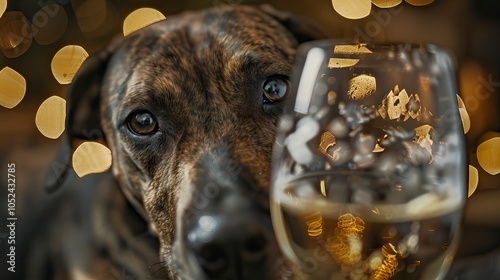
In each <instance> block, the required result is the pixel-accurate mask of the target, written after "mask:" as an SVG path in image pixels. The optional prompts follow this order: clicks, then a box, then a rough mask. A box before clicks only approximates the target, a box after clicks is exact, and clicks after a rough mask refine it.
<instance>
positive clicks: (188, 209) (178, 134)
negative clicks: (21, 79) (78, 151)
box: [26, 6, 322, 279]
mask: <svg viewBox="0 0 500 280" xmlns="http://www.w3.org/2000/svg"><path fill="white" fill-rule="evenodd" d="M264 10H265V11H264ZM321 34H322V33H321V31H319V30H318V29H317V28H316V27H315V26H314V25H312V24H310V23H308V22H305V21H303V20H301V19H299V18H297V17H294V16H292V15H290V14H288V13H283V12H277V11H275V10H273V9H272V8H269V7H265V8H264V9H261V8H254V7H247V6H226V7H214V8H211V9H208V10H204V11H200V12H187V13H184V14H181V15H178V16H170V17H169V18H168V19H167V20H164V21H162V22H159V23H156V24H153V25H151V26H149V27H146V28H144V29H142V30H139V31H137V32H135V33H133V34H131V35H129V36H127V37H126V38H124V39H122V40H119V41H117V42H115V43H114V44H112V45H111V46H110V47H108V48H107V49H106V50H105V51H103V52H101V53H99V54H97V55H95V56H93V57H91V58H89V59H88V60H87V61H86V62H85V63H84V65H83V66H82V68H81V69H80V71H79V73H78V75H77V76H76V78H75V80H74V81H73V84H72V87H71V89H70V92H69V95H68V97H67V99H68V104H69V106H68V110H69V111H68V120H67V136H68V137H67V140H66V142H67V144H68V145H69V146H71V147H72V148H71V149H68V148H65V147H64V145H63V149H62V152H61V153H60V155H59V159H58V160H59V162H62V163H65V161H67V160H68V154H70V151H71V150H72V149H74V148H75V147H76V145H77V144H78V143H80V142H81V140H93V141H100V142H103V143H105V144H106V145H107V146H108V147H109V148H110V150H111V151H112V156H113V165H112V176H111V175H110V174H109V173H107V174H101V175H92V176H89V177H87V178H84V179H82V180H80V181H78V180H76V179H74V178H69V179H68V178H66V182H69V183H66V184H67V185H71V184H75V183H71V182H75V181H78V182H79V183H78V184H80V185H86V186H80V187H78V186H65V187H64V189H66V190H62V191H58V192H56V194H55V195H54V198H53V200H54V201H53V202H51V203H52V208H50V214H49V215H50V216H51V219H52V220H53V221H52V222H51V223H50V224H48V225H45V226H44V228H45V230H40V231H39V232H38V239H34V240H33V241H32V243H30V244H31V246H32V250H31V251H30V253H29V256H30V258H29V259H30V261H29V266H28V267H29V271H28V272H27V273H26V277H27V278H29V279H34V278H32V277H35V278H36V279H43V277H46V278H47V279H69V278H74V279H81V278H79V277H89V278H91V279H135V278H127V275H134V276H136V277H138V279H146V278H147V277H148V276H152V277H158V278H167V279H177V278H182V279H203V278H204V277H202V276H201V272H200V269H199V268H198V269H197V268H196V265H193V261H192V259H191V258H190V257H189V256H188V255H187V254H186V250H187V248H186V245H185V240H186V237H185V235H186V228H187V227H188V226H189V223H190V219H192V218H193V217H195V216H196V215H198V213H197V212H199V211H203V209H201V208H200V207H198V206H199V203H198V202H199V201H201V200H203V198H204V197H202V196H203V184H206V183H207V182H209V183H212V184H213V185H214V186H216V187H217V188H220V189H217V190H216V192H219V191H220V192H222V190H221V189H223V188H226V187H227V188H232V189H233V190H232V191H236V192H244V196H248V198H249V199H252V201H253V202H252V204H253V206H252V207H254V208H257V209H258V211H262V212H263V213H265V215H264V218H263V220H262V221H261V222H262V223H263V224H265V227H266V228H267V230H268V231H269V232H268V234H271V235H272V229H271V226H270V217H269V209H268V207H269V205H268V203H269V202H268V200H267V196H268V188H269V177H270V158H271V153H272V152H271V150H272V146H273V143H274V137H275V127H276V122H277V118H278V116H279V113H280V111H281V109H282V104H283V103H282V102H274V103H272V102H265V100H264V97H263V94H262V85H263V83H264V81H265V80H266V79H267V78H268V77H273V76H280V77H288V75H289V74H290V71H291V68H292V64H293V61H294V56H295V51H296V48H297V46H298V44H299V43H300V42H303V41H306V40H311V39H318V38H320V37H321V36H322V35H321ZM137 110H147V111H149V112H152V113H153V114H154V115H155V116H156V118H157V122H158V127H159V129H158V131H157V132H156V133H154V134H152V135H148V136H138V135H135V134H133V133H131V132H130V129H129V127H128V125H127V122H128V121H129V120H130V114H131V113H132V112H135V111H137ZM63 165H64V164H63ZM63 165H61V166H63ZM66 171H67V169H66V168H65V167H64V166H63V167H62V168H58V169H57V170H56V172H55V174H53V175H54V176H53V177H54V178H53V180H55V181H53V182H50V183H49V187H52V188H55V187H54V186H57V185H59V184H60V183H61V178H62V177H65V174H67V172H66ZM242 182H243V183H242ZM240 185H241V186H240ZM243 185H244V186H243ZM235 188H241V189H242V190H234V189H235ZM67 189H70V190H67ZM55 200H57V201H58V202H57V203H56V202H55ZM208 203H211V202H210V201H209V202H208ZM47 214H48V213H47V212H42V213H41V215H47ZM242 215H243V213H242ZM37 240H38V241H37ZM270 243H272V244H271V245H268V246H270V248H271V249H269V250H273V251H271V252H273V254H275V255H273V256H269V257H268V258H267V259H266V260H265V263H263V264H259V267H260V268H261V270H262V271H261V272H259V273H253V272H248V271H247V272H241V271H240V272H238V273H239V274H238V273H236V274H234V275H232V276H227V279H252V278H256V277H259V278H265V279H288V278H289V277H290V272H289V271H288V269H287V268H286V266H285V265H284V262H283V260H282V259H281V257H279V254H278V253H277V250H276V244H275V242H274V241H272V242H270ZM274 250H275V251H274ZM274 252H276V253H274ZM42 260H43V261H42ZM245 273H248V275H246V274H245ZM252 273H253V274H252ZM249 275H250V276H249ZM252 275H253V276H252ZM85 279H86V278H85ZM224 279H226V278H224Z"/></svg>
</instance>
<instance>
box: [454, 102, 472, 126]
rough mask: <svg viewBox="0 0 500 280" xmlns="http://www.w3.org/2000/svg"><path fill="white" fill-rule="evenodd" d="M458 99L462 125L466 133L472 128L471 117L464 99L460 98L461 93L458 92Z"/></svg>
mask: <svg viewBox="0 0 500 280" xmlns="http://www.w3.org/2000/svg"><path fill="white" fill-rule="evenodd" d="M457 100H458V112H459V113H460V119H461V120H462V126H463V127H464V133H465V134H466V133H467V132H469V130H470V125H471V123H470V117H469V113H468V112H467V108H465V104H464V101H463V100H462V98H460V95H458V94H457Z"/></svg>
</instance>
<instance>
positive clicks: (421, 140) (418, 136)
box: [414, 124, 434, 155]
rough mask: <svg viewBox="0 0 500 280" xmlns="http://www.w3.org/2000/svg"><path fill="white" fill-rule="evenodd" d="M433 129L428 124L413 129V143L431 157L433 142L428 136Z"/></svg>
mask: <svg viewBox="0 0 500 280" xmlns="http://www.w3.org/2000/svg"><path fill="white" fill-rule="evenodd" d="M433 129H434V128H433V127H432V126H430V125H428V124H424V125H421V126H419V127H417V128H415V137H414V141H415V142H417V143H418V144H419V145H420V146H421V147H422V148H424V149H426V150H427V151H428V152H429V154H430V155H433V153H432V144H433V143H434V141H433V140H432V137H431V134H430V132H431V130H433Z"/></svg>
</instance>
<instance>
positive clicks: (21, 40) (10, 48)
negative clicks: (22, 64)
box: [0, 12, 33, 58]
mask: <svg viewBox="0 0 500 280" xmlns="http://www.w3.org/2000/svg"><path fill="white" fill-rule="evenodd" d="M32 41H33V34H32V31H31V26H30V24H29V22H28V20H27V19H26V17H25V16H24V15H23V14H22V13H21V12H7V13H5V14H4V15H3V16H2V17H1V18H0V50H1V51H2V52H3V54H4V55H5V56H6V57H8V58H15V57H19V56H21V55H23V54H24V53H25V52H26V51H28V49H29V48H30V46H31V42H32Z"/></svg>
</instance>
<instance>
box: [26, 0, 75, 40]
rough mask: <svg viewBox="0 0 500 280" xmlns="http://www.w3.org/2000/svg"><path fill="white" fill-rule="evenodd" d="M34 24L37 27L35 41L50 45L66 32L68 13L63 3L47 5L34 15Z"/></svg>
mask: <svg viewBox="0 0 500 280" xmlns="http://www.w3.org/2000/svg"><path fill="white" fill-rule="evenodd" d="M32 25H33V28H36V33H35V41H36V42H37V43H38V44H40V45H49V44H52V43H54V42H55V41H57V40H59V39H60V38H61V37H62V36H63V35H64V33H65V32H66V29H67V28H68V15H67V14H66V11H65V10H64V7H63V6H61V5H58V4H50V5H46V6H43V7H42V8H41V9H40V10H38V11H37V12H36V13H35V14H34V15H33V20H32Z"/></svg>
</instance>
